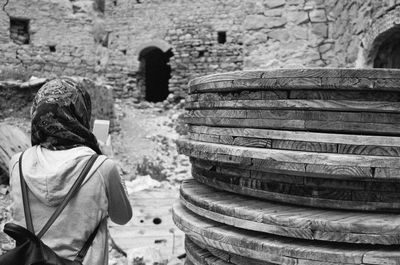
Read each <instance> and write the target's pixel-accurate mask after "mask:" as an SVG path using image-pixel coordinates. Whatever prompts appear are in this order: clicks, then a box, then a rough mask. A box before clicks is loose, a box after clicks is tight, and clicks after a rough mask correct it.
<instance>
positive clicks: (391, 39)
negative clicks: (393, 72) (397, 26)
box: [374, 30, 400, 69]
mask: <svg viewBox="0 0 400 265" xmlns="http://www.w3.org/2000/svg"><path fill="white" fill-rule="evenodd" d="M374 68H396V69H400V31H399V30H396V31H395V32H393V34H391V35H390V36H388V37H387V38H386V40H385V41H383V42H382V44H381V45H380V46H379V48H378V52H377V54H376V57H375V60H374Z"/></svg>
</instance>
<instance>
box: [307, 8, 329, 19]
mask: <svg viewBox="0 0 400 265" xmlns="http://www.w3.org/2000/svg"><path fill="white" fill-rule="evenodd" d="M309 15H310V21H311V22H326V12H325V10H324V9H316V10H312V11H310V14H309Z"/></svg>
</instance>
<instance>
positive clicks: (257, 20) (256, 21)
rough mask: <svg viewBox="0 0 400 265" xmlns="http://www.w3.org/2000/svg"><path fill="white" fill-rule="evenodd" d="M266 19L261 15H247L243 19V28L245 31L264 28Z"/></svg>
mask: <svg viewBox="0 0 400 265" xmlns="http://www.w3.org/2000/svg"><path fill="white" fill-rule="evenodd" d="M265 23H266V17H265V16H262V15H249V16H247V17H246V18H245V20H244V23H243V27H244V29H246V30H257V29H261V28H263V27H264V26H265Z"/></svg>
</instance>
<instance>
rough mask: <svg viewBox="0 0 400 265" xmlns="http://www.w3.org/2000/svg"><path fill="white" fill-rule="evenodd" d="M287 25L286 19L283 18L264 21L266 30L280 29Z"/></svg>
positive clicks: (271, 18)
mask: <svg viewBox="0 0 400 265" xmlns="http://www.w3.org/2000/svg"><path fill="white" fill-rule="evenodd" d="M286 23H287V20H286V18H284V17H269V18H267V19H266V20H265V27H266V28H280V27H283V26H284V25H285V24H286Z"/></svg>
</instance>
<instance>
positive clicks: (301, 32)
mask: <svg viewBox="0 0 400 265" xmlns="http://www.w3.org/2000/svg"><path fill="white" fill-rule="evenodd" d="M291 32H293V35H294V36H295V38H296V39H302V40H306V39H308V28H307V27H304V26H303V27H301V26H297V27H293V28H291Z"/></svg>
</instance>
